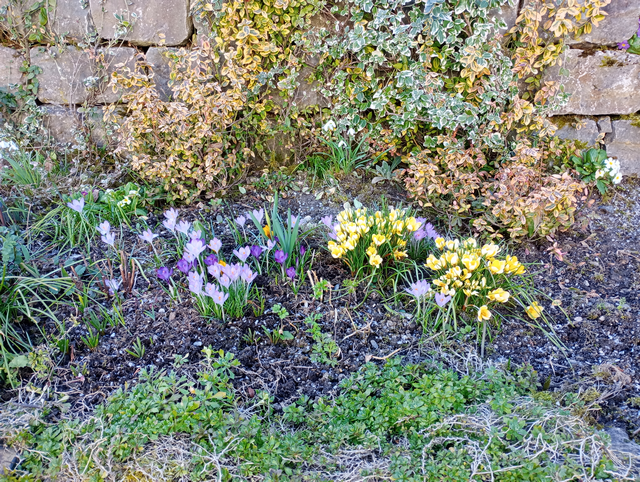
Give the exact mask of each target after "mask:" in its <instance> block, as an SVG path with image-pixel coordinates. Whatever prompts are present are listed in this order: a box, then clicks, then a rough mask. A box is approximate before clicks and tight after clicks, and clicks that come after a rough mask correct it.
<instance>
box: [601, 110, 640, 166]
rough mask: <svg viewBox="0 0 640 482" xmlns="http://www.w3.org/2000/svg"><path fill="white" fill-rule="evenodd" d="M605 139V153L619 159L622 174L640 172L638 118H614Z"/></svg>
mask: <svg viewBox="0 0 640 482" xmlns="http://www.w3.org/2000/svg"><path fill="white" fill-rule="evenodd" d="M611 126H612V127H613V133H611V134H609V135H608V136H607V138H606V140H605V142H606V147H607V155H609V156H610V157H615V158H617V159H618V160H619V161H620V172H622V174H624V175H628V174H640V120H636V121H632V120H614V121H613V122H612V123H611Z"/></svg>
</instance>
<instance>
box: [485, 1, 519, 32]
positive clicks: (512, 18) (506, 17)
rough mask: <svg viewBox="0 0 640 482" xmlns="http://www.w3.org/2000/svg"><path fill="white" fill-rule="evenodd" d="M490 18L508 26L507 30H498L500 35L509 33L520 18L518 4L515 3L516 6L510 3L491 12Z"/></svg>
mask: <svg viewBox="0 0 640 482" xmlns="http://www.w3.org/2000/svg"><path fill="white" fill-rule="evenodd" d="M489 18H495V19H496V21H499V20H502V21H503V22H504V23H505V24H507V26H506V28H498V29H496V30H497V31H498V33H499V34H500V35H504V34H505V33H507V32H508V31H509V30H510V29H511V28H512V27H513V26H514V25H515V24H516V19H517V18H518V2H517V1H516V2H514V5H509V4H508V3H507V4H505V5H502V6H501V7H497V8H494V9H491V10H489Z"/></svg>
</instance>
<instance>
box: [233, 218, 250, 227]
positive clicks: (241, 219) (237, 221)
mask: <svg viewBox="0 0 640 482" xmlns="http://www.w3.org/2000/svg"><path fill="white" fill-rule="evenodd" d="M246 222H247V218H245V217H244V216H238V217H237V218H236V223H238V224H239V225H240V226H242V227H244V223H246Z"/></svg>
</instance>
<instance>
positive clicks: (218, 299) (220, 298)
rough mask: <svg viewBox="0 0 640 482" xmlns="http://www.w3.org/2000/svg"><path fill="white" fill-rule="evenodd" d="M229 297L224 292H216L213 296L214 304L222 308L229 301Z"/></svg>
mask: <svg viewBox="0 0 640 482" xmlns="http://www.w3.org/2000/svg"><path fill="white" fill-rule="evenodd" d="M228 297H229V294H228V293H223V292H222V291H216V293H215V295H214V296H212V297H211V298H213V302H214V303H215V304H216V305H218V306H222V305H224V302H225V301H227V298H228Z"/></svg>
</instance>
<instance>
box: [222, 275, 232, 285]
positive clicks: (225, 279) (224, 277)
mask: <svg viewBox="0 0 640 482" xmlns="http://www.w3.org/2000/svg"><path fill="white" fill-rule="evenodd" d="M220 284H221V285H222V286H224V287H225V288H228V287H229V286H230V285H231V279H230V278H229V277H228V276H227V275H226V274H223V275H222V276H220Z"/></svg>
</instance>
